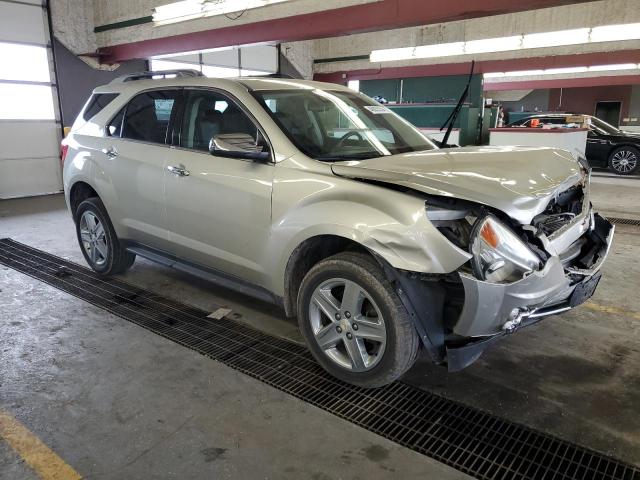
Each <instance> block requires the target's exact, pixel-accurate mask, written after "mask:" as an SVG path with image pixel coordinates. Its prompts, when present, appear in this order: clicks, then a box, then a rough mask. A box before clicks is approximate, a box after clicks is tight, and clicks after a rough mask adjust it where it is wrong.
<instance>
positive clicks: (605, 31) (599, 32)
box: [591, 23, 640, 42]
mask: <svg viewBox="0 0 640 480" xmlns="http://www.w3.org/2000/svg"><path fill="white" fill-rule="evenodd" d="M637 39H640V23H626V24H624V25H603V26H601V27H593V28H592V29H591V41H592V42H612V41H617V40H637Z"/></svg>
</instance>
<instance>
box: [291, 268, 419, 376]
mask: <svg viewBox="0 0 640 480" xmlns="http://www.w3.org/2000/svg"><path fill="white" fill-rule="evenodd" d="M376 268H377V269H379V270H380V272H377V273H378V275H375V274H372V273H371V270H372V269H376ZM380 275H382V272H381V269H380V267H379V266H378V265H376V264H375V260H372V265H371V267H370V269H366V268H363V266H361V265H357V264H354V263H351V262H349V261H348V260H343V259H337V258H329V259H327V260H325V261H323V262H320V263H319V264H317V265H316V266H315V267H313V268H312V269H311V270H310V271H309V273H308V274H307V276H305V278H304V280H303V282H302V285H301V287H300V292H299V296H298V323H299V327H300V330H301V333H302V335H303V336H304V338H305V341H306V343H307V345H308V347H309V349H310V350H311V353H312V354H313V356H314V357H315V359H316V360H317V361H318V362H319V363H320V364H321V365H322V367H323V368H324V369H325V370H327V371H328V372H329V373H331V374H332V375H333V376H335V377H337V378H339V379H341V380H343V381H345V382H348V383H352V384H355V385H360V386H364V387H377V386H382V385H384V384H386V383H389V382H390V381H392V380H394V379H395V378H397V377H399V376H400V375H402V373H404V371H406V369H407V368H408V367H407V366H406V363H407V362H406V360H405V359H403V357H405V356H406V354H407V352H400V351H399V349H401V348H405V349H414V348H415V347H413V346H412V343H416V342H411V341H407V339H406V338H404V335H402V332H401V331H400V330H402V328H400V329H399V327H401V325H400V322H406V321H407V319H406V318H401V317H402V315H406V316H407V317H408V314H407V313H406V310H405V309H404V306H403V305H402V304H401V303H400V300H399V298H397V295H396V293H395V292H394V291H393V289H392V288H391V286H390V285H389V284H388V283H386V282H384V281H380V280H381V279H380ZM331 278H345V279H347V280H351V281H353V282H355V283H357V284H358V285H359V286H360V287H362V288H364V289H365V290H366V291H367V293H368V294H369V295H371V297H372V298H373V300H374V301H375V303H376V305H377V306H378V308H379V309H380V313H381V314H382V316H383V318H384V322H385V329H386V335H387V338H386V346H385V351H384V353H383V357H382V359H381V360H380V361H379V363H378V364H377V365H376V366H375V367H373V368H372V369H371V370H368V371H366V372H351V371H350V370H347V369H345V368H343V367H340V366H339V365H337V364H335V363H334V362H333V361H332V360H331V359H330V358H328V357H327V356H326V354H325V353H324V352H323V351H322V349H321V348H320V346H319V345H318V343H317V341H316V339H315V336H314V334H313V330H312V327H311V321H310V318H309V304H310V302H311V297H312V295H313V292H314V291H315V289H316V288H317V287H318V285H320V284H321V283H322V282H324V281H326V280H329V279H331ZM411 328H412V329H413V326H411ZM413 334H414V335H417V334H416V333H415V331H413ZM416 345H417V343H416ZM416 350H417V348H416ZM410 355H412V356H413V357H414V358H413V360H414V359H415V352H411V353H410ZM409 363H410V364H412V363H413V361H411V362H409ZM410 364H409V366H410Z"/></svg>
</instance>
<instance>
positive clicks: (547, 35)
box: [522, 28, 590, 48]
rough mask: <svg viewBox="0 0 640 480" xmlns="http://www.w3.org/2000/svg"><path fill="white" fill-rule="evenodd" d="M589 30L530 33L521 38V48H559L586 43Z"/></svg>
mask: <svg viewBox="0 0 640 480" xmlns="http://www.w3.org/2000/svg"><path fill="white" fill-rule="evenodd" d="M589 30H590V29H589V28H576V29H573V30H560V31H558V32H544V33H530V34H528V35H524V36H523V37H522V48H543V47H559V46H562V45H576V44H579V43H587V42H588V41H589Z"/></svg>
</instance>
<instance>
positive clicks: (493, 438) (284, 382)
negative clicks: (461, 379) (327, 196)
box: [0, 239, 640, 480]
mask: <svg viewBox="0 0 640 480" xmlns="http://www.w3.org/2000/svg"><path fill="white" fill-rule="evenodd" d="M0 264H4V265H6V266H8V267H10V268H13V269H15V270H16V271H19V272H22V273H24V274H26V275H29V276H31V277H33V278H36V279H38V280H40V281H42V282H44V283H47V284H49V285H51V286H53V287H55V288H58V289H60V290H62V291H64V292H67V293H69V294H71V295H73V296H75V297H78V298H80V299H82V300H85V301H86V302H89V303H91V304H93V305H96V306H98V307H100V308H103V309H104V310H105V311H108V312H111V313H113V314H115V315H117V316H119V317H121V318H123V319H124V320H127V321H129V322H132V323H135V324H137V325H139V326H141V327H143V328H145V329H147V330H149V331H150V332H153V333H156V334H158V335H161V336H163V337H165V338H167V339H169V340H171V341H173V342H176V343H178V344H180V345H183V346H185V347H187V348H190V349H192V350H195V351H197V352H199V353H201V354H202V355H206V356H208V357H210V358H212V359H215V360H217V361H219V362H221V363H223V364H225V365H228V366H229V367H231V368H234V369H236V370H238V371H241V372H243V373H245V374H247V375H250V376H251V377H253V378H255V379H257V380H260V381H262V382H265V383H267V384H269V385H271V386H273V387H275V388H277V389H279V390H281V391H283V392H286V393H288V394H290V395H292V396H294V397H297V398H299V399H301V400H303V401H305V402H308V403H310V404H312V405H315V406H316V407H318V408H321V409H323V410H326V411H327V412H330V413H332V414H334V415H336V416H338V417H340V418H342V419H344V420H346V421H349V422H352V423H354V424H356V425H359V426H361V427H362V428H365V429H367V430H369V431H371V432H374V433H376V434H379V435H381V436H383V437H385V438H387V439H389V440H391V441H393V442H396V443H398V444H400V445H403V446H405V447H407V448H410V449H412V450H414V451H416V452H419V453H421V454H423V455H426V456H429V457H431V458H434V459H436V460H438V461H440V462H442V463H444V464H446V465H449V466H451V467H453V468H455V469H458V470H460V471H461V472H464V473H466V474H468V475H471V476H473V477H475V478H479V479H514V480H517V479H562V480H571V479H583V480H587V479H605V480H614V479H616V480H617V479H620V480H640V471H639V470H638V468H636V467H634V466H632V465H629V464H625V463H624V462H621V461H619V460H616V459H614V458H611V457H608V456H606V455H603V454H600V453H598V452H595V451H593V450H589V449H587V448H584V447H581V446H579V445H576V444H573V443H570V442H567V441H565V440H562V439H559V438H556V437H553V436H550V435H547V434H545V433H542V432H539V431H536V430H533V429H531V428H528V427H525V426H523V425H519V424H516V423H512V422H509V421H507V420H505V419H502V418H498V417H496V416H493V415H490V414H488V413H485V412H482V411H480V410H477V409H475V408H472V407H469V406H466V405H462V404H460V403H458V402H455V401H452V400H449V399H446V398H443V397H441V396H439V395H436V394H433V393H430V392H428V391H425V390H421V389H419V388H416V387H414V386H411V385H407V384H405V383H402V382H395V383H393V384H391V385H388V386H386V387H384V388H379V389H375V390H368V389H363V388H360V387H355V386H353V385H349V384H346V383H343V382H341V381H339V380H337V379H335V378H333V377H331V376H330V375H329V374H327V373H326V372H325V371H324V370H322V368H320V366H319V365H318V364H317V363H316V362H315V361H314V360H313V358H312V357H311V355H310V354H309V352H308V351H307V350H306V349H305V348H304V347H302V346H300V345H298V344H295V343H293V342H290V341H287V340H284V339H281V338H276V337H273V336H271V335H267V334H265V333H263V332H260V331H258V330H255V329H253V328H250V327H248V326H246V325H243V324H239V323H237V322H234V321H232V320H229V319H227V318H223V319H221V320H215V321H213V320H211V319H209V318H207V314H208V312H205V311H202V310H200V309H197V308H194V307H192V306H189V305H185V304H182V303H179V302H177V301H175V300H171V299H169V298H166V297H164V296H162V295H159V294H156V293H153V292H150V291H148V290H144V289H142V288H139V287H136V286H133V285H130V284H128V283H126V282H123V281H121V280H118V279H113V278H111V279H104V278H101V277H99V276H98V275H96V274H95V273H94V272H92V271H91V270H88V269H87V268H84V267H81V266H79V265H77V264H74V263H72V262H69V261H67V260H64V259H61V258H58V257H56V256H54V255H51V254H48V253H45V252H42V251H41V250H37V249H34V248H31V247H28V246H26V245H23V244H20V243H18V242H15V241H13V240H10V239H3V240H0Z"/></svg>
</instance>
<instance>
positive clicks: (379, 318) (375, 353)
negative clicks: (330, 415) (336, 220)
mask: <svg viewBox="0 0 640 480" xmlns="http://www.w3.org/2000/svg"><path fill="white" fill-rule="evenodd" d="M298 322H299V326H300V330H301V332H302V335H303V336H304V338H305V340H306V342H307V345H308V346H309V349H310V350H311V353H312V354H313V356H314V357H315V358H316V360H317V361H318V363H320V365H322V367H323V368H324V369H325V370H327V371H328V372H329V373H330V374H332V375H333V376H335V377H337V378H339V379H341V380H344V381H345V382H348V383H351V384H354V385H359V386H363V387H380V386H383V385H386V384H388V383H391V382H392V381H394V380H396V379H397V378H398V377H400V376H401V375H402V374H403V373H405V372H406V371H407V370H408V369H409V368H410V367H411V366H412V365H413V363H414V362H415V359H416V356H417V352H418V347H419V337H418V334H417V332H416V330H415V328H414V326H413V324H412V323H411V320H410V319H409V315H408V313H407V311H406V309H405V308H404V305H402V302H401V301H400V298H399V297H398V295H397V294H396V293H395V291H394V289H393V286H392V284H391V282H389V281H388V280H387V278H386V277H385V275H384V272H383V271H382V269H381V268H380V266H379V265H378V263H377V262H376V261H375V260H374V259H373V258H371V257H370V256H368V255H365V254H361V253H353V252H344V253H340V254H338V255H334V256H332V257H330V258H327V259H325V260H323V261H321V262H319V263H318V264H316V265H315V266H314V267H313V268H312V269H311V270H310V271H309V272H308V273H307V275H306V276H305V277H304V280H303V281H302V285H301V286H300V292H299V294H298Z"/></svg>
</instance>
